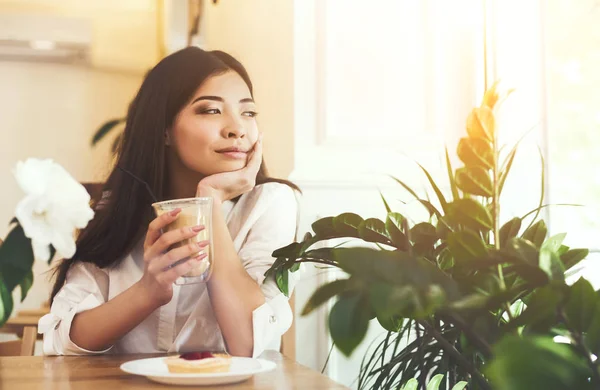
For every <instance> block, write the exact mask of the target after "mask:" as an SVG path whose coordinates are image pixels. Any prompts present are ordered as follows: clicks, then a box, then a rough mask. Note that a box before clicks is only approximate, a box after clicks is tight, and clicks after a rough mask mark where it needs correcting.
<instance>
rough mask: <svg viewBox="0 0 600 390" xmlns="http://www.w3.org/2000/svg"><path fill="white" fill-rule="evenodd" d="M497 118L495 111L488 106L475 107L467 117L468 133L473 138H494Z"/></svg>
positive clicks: (490, 140)
mask: <svg viewBox="0 0 600 390" xmlns="http://www.w3.org/2000/svg"><path fill="white" fill-rule="evenodd" d="M495 127H496V120H495V118H494V113H493V111H492V110H491V109H490V108H489V107H487V106H483V107H476V108H474V109H473V110H472V111H471V113H470V114H469V117H468V118H467V134H469V137H473V138H483V139H485V140H488V141H489V142H492V141H493V140H494V134H495Z"/></svg>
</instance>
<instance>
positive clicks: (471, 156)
mask: <svg viewBox="0 0 600 390" xmlns="http://www.w3.org/2000/svg"><path fill="white" fill-rule="evenodd" d="M506 96H508V93H506V94H504V95H503V96H500V95H499V93H498V92H497V89H496V85H494V86H493V87H492V88H490V89H489V90H488V91H486V94H485V96H484V99H483V102H482V104H481V106H480V107H477V108H474V109H473V111H472V112H471V113H470V115H469V117H468V119H467V136H466V137H464V138H462V139H461V140H460V142H459V143H458V147H457V154H458V157H459V158H460V160H461V161H462V163H463V164H464V165H463V166H461V167H459V168H458V169H456V170H454V169H453V168H452V167H451V164H450V158H449V155H448V151H447V150H446V163H447V171H448V179H449V184H450V188H451V194H450V195H449V196H448V197H446V195H444V194H443V192H442V191H441V190H440V185H438V183H436V182H435V181H434V179H433V178H432V176H431V175H430V173H429V172H428V171H427V170H426V169H425V168H423V167H422V166H421V169H422V170H423V173H424V174H425V177H426V178H427V180H428V182H429V184H430V185H431V188H432V189H433V192H434V194H435V198H436V202H437V205H435V204H434V203H433V202H431V201H429V200H428V199H425V198H422V197H420V196H419V195H417V193H416V192H415V191H414V190H413V189H412V188H411V187H410V186H408V185H407V184H406V183H404V182H403V181H402V180H400V179H395V180H396V182H397V183H398V184H399V185H400V186H402V187H403V188H404V189H405V190H406V191H407V192H408V193H409V194H410V195H411V196H412V197H413V198H414V199H416V200H417V201H418V202H419V203H420V205H422V206H423V207H424V208H425V209H426V210H427V211H428V212H429V214H430V219H429V220H428V221H423V222H420V223H416V224H412V223H410V222H409V220H408V219H407V218H405V216H404V215H402V214H400V213H398V212H395V211H393V210H392V209H391V208H390V206H389V205H388V203H387V202H386V200H385V199H384V198H383V196H382V199H383V203H384V206H385V208H386V211H387V218H386V219H385V220H380V219H376V218H368V219H363V218H362V217H360V216H359V215H356V214H354V213H344V214H341V215H338V216H335V217H328V218H323V219H320V220H318V221H316V222H314V223H313V225H312V229H313V231H314V234H312V233H308V234H307V235H306V236H305V238H304V240H302V241H301V242H294V243H292V244H290V245H288V246H286V247H284V248H280V249H278V250H276V251H275V252H274V253H273V256H274V257H275V258H276V261H275V263H274V264H273V266H272V268H271V269H270V270H269V271H267V275H271V274H272V275H273V276H274V277H275V279H276V281H277V284H278V286H279V288H280V289H281V290H282V291H283V292H284V293H287V278H288V272H294V271H295V270H297V269H298V266H299V265H300V263H303V262H311V263H317V264H320V265H325V266H331V267H339V268H340V269H341V270H343V271H345V272H346V273H347V275H348V277H347V278H345V279H340V280H336V281H334V282H331V283H329V284H326V285H324V286H321V287H320V288H318V289H317V290H316V291H315V292H314V294H313V295H312V297H311V298H310V299H309V301H308V302H307V304H306V306H305V307H304V310H303V312H302V314H303V315H305V314H307V313H310V312H311V311H313V310H314V309H316V308H317V307H319V306H321V305H322V304H324V303H325V302H327V301H328V300H329V299H331V298H333V297H337V300H336V302H335V304H334V305H333V307H332V309H331V312H330V314H329V322H328V327H329V332H330V334H331V337H332V339H333V341H334V343H335V345H336V347H337V348H338V349H339V350H340V351H341V352H342V353H344V354H345V355H350V354H351V353H352V351H353V350H354V349H355V348H356V347H357V345H358V344H359V343H360V342H361V341H362V340H363V338H364V336H365V334H366V331H367V328H368V326H369V322H370V321H371V320H373V319H376V320H377V321H378V322H379V323H380V324H381V326H382V327H383V328H385V329H386V330H387V331H388V333H387V335H386V337H385V339H384V340H383V341H381V342H380V343H379V345H378V346H376V347H375V348H374V349H372V350H370V351H369V352H368V353H367V355H366V356H365V357H364V359H363V364H362V368H361V372H360V375H359V379H358V387H359V388H360V389H366V388H371V389H396V388H398V387H399V386H401V385H402V384H406V383H407V382H408V381H409V380H410V379H411V378H419V383H420V384H421V388H422V389H425V388H426V387H425V383H426V380H427V379H428V378H430V377H432V376H433V377H435V375H437V374H440V373H448V375H447V376H446V377H445V378H444V379H443V383H442V386H443V388H450V387H451V386H454V385H456V384H457V383H458V382H459V381H460V380H464V381H467V382H468V383H469V389H491V388H495V389H501V390H504V389H511V390H519V389H542V388H543V389H545V390H551V389H597V388H600V375H599V371H598V363H597V362H596V361H595V360H594V358H593V357H592V353H596V354H598V353H599V352H600V292H598V291H594V290H593V288H592V286H591V285H590V284H589V283H588V282H587V281H586V280H584V279H580V280H579V281H578V282H577V283H575V284H573V285H568V284H566V283H565V270H568V269H570V268H571V267H573V266H574V265H576V264H577V263H579V262H580V261H581V260H583V259H584V258H585V257H586V256H587V254H588V250H586V249H571V248H569V247H567V246H565V245H564V244H563V240H564V238H565V234H558V235H555V236H552V237H547V236H548V232H547V227H546V224H545V222H544V221H543V220H542V219H539V216H540V211H541V210H542V209H543V208H544V207H547V206H548V205H546V204H544V203H543V191H542V195H541V196H540V200H539V204H538V205H537V207H535V208H534V209H533V210H532V211H531V212H529V213H527V214H525V215H523V216H521V217H514V218H512V219H510V220H508V221H505V222H504V223H501V222H500V204H501V195H502V190H503V187H504V184H505V182H506V179H507V177H508V175H509V172H510V170H511V168H512V164H513V161H514V158H515V155H516V153H517V146H518V143H517V145H514V147H512V149H510V150H508V151H507V152H504V153H502V154H501V151H502V150H505V149H502V148H500V147H499V145H498V141H497V138H498V137H497V132H496V122H495V111H494V110H496V111H497V107H498V105H499V102H500V100H502V99H503V98H504V97H506ZM540 154H541V153H540ZM543 165H544V162H543V158H542V167H543ZM541 182H542V188H543V184H544V174H543V169H542V174H541ZM346 237H350V238H355V239H359V240H362V241H364V242H365V243H369V244H371V245H372V244H376V245H377V246H378V249H372V248H364V247H353V248H348V247H331V246H329V247H327V246H326V247H319V248H318V249H312V248H313V245H314V244H316V243H318V242H321V245H326V244H327V243H328V240H331V239H338V238H346ZM556 336H561V337H563V339H564V340H566V341H567V342H568V343H566V344H565V343H558V342H555V341H554V338H555V337H556ZM413 383H414V382H413Z"/></svg>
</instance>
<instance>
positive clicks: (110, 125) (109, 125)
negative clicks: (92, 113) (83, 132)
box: [91, 118, 127, 153]
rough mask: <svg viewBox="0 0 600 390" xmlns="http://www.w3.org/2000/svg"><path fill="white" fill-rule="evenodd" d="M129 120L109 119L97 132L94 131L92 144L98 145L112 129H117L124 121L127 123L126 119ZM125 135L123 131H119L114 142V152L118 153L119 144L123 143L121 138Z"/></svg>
mask: <svg viewBox="0 0 600 390" xmlns="http://www.w3.org/2000/svg"><path fill="white" fill-rule="evenodd" d="M126 120H127V118H115V119H111V120H108V121H106V122H104V123H103V124H102V125H101V126H100V127H99V128H98V130H96V132H95V133H94V136H93V137H92V142H91V143H92V146H96V144H97V143H98V142H100V141H101V140H102V139H104V137H106V136H107V135H108V134H109V133H110V132H111V131H112V130H114V129H116V128H117V127H119V126H120V125H122V124H123V123H125V121H126ZM122 136H123V133H119V134H118V135H117V136H116V137H115V139H114V141H113V144H112V148H111V150H112V152H113V153H116V152H117V149H118V148H119V144H120V143H121V138H122Z"/></svg>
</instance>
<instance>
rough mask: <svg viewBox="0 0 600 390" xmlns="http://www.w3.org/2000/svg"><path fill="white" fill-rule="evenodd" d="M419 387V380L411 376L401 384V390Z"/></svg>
mask: <svg viewBox="0 0 600 390" xmlns="http://www.w3.org/2000/svg"><path fill="white" fill-rule="evenodd" d="M418 388H419V381H417V380H416V379H415V378H411V379H409V380H408V382H406V384H405V385H404V386H402V389H401V390H417V389H418Z"/></svg>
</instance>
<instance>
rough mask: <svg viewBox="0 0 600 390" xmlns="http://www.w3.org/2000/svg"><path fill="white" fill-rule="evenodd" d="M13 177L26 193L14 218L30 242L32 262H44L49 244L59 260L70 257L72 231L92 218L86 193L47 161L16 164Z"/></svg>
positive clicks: (46, 258) (48, 255)
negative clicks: (37, 260)
mask: <svg viewBox="0 0 600 390" xmlns="http://www.w3.org/2000/svg"><path fill="white" fill-rule="evenodd" d="M13 173H14V175H15V178H16V179H17V182H18V183H19V187H21V189H22V190H23V191H24V192H25V193H26V196H25V198H24V199H23V200H21V201H20V202H19V204H18V205H17V209H16V210H15V215H16V217H17V219H18V220H19V223H20V224H21V226H22V227H23V230H24V232H25V236H27V237H29V238H30V239H31V244H32V247H33V254H34V256H35V258H36V259H39V260H44V261H48V260H49V258H50V248H49V245H50V244H52V246H53V247H54V248H55V249H56V252H57V253H58V254H59V255H60V256H61V257H64V258H67V259H68V258H71V257H73V255H74V254H75V239H74V237H73V234H74V232H75V229H76V228H79V229H82V228H84V227H86V226H87V224H88V222H89V221H90V220H91V219H92V218H93V217H94V212H93V211H92V209H91V208H90V205H89V202H90V195H89V194H88V192H87V191H86V190H85V188H84V187H83V186H82V185H81V184H79V183H78V182H77V181H76V180H75V179H73V178H72V177H71V175H69V173H68V172H67V171H66V170H65V169H64V168H63V167H61V166H60V165H59V164H57V163H55V162H54V161H52V160H50V159H46V160H40V159H35V158H30V159H27V160H26V161H25V162H21V161H19V162H18V163H17V166H16V168H15V170H14V171H13Z"/></svg>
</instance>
